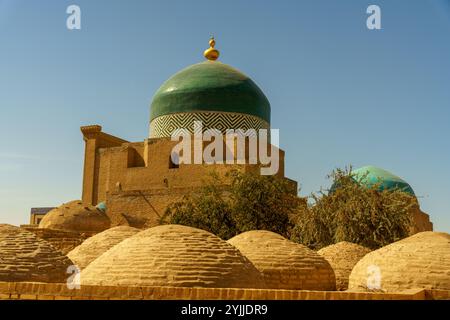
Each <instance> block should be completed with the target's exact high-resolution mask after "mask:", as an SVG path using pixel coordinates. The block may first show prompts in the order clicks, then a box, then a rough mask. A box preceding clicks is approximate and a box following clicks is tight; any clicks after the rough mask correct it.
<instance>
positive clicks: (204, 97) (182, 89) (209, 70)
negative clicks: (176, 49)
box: [150, 61, 270, 124]
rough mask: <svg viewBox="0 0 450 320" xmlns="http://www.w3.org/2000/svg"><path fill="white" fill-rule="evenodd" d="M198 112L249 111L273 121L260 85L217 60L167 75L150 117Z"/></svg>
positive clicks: (244, 112)
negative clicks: (168, 77) (169, 76)
mask: <svg viewBox="0 0 450 320" xmlns="http://www.w3.org/2000/svg"><path fill="white" fill-rule="evenodd" d="M195 112H227V113H239V114H246V115H251V116H255V117H258V118H260V119H262V120H264V121H265V122H267V123H269V124H270V103H269V101H268V100H267V98H266V96H265V95H264V93H263V92H262V91H261V89H260V88H259V87H258V86H257V85H256V84H255V83H254V82H253V81H252V80H251V79H250V78H249V77H247V76H246V75H244V74H243V73H242V72H240V71H239V70H237V69H235V68H233V67H231V66H229V65H226V64H224V63H221V62H218V61H205V62H201V63H197V64H194V65H192V66H190V67H187V68H186V69H184V70H181V71H180V72H178V73H176V74H175V75H174V76H172V77H171V78H170V79H168V80H167V81H166V82H165V83H164V84H163V85H162V86H161V88H159V90H158V91H157V92H156V94H155V96H154V97H153V101H152V104H151V115H150V121H152V120H154V119H155V118H158V117H160V116H164V115H170V114H175V113H195Z"/></svg>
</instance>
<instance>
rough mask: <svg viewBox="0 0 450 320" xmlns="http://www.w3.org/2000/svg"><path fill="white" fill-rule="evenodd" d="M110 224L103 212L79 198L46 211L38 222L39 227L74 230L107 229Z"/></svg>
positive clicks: (97, 230)
mask: <svg viewBox="0 0 450 320" xmlns="http://www.w3.org/2000/svg"><path fill="white" fill-rule="evenodd" d="M110 224H111V223H110V220H109V218H108V217H107V216H106V214H105V213H104V212H102V211H101V210H99V209H97V208H95V207H94V206H89V205H85V204H83V203H82V202H81V201H80V200H75V201H71V202H68V203H65V204H63V205H61V206H59V207H58V208H55V209H53V210H51V211H50V212H49V213H47V214H46V215H45V216H44V218H42V220H41V222H40V223H39V228H44V229H53V230H63V231H75V232H101V231H103V230H106V229H108V228H109V227H110Z"/></svg>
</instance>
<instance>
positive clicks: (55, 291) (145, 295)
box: [0, 282, 450, 300]
mask: <svg viewBox="0 0 450 320" xmlns="http://www.w3.org/2000/svg"><path fill="white" fill-rule="evenodd" d="M2 299H3V300H5V299H21V300H98V299H101V300H117V299H120V300H427V299H428V300H430V299H450V291H446V290H410V291H408V292H403V293H368V292H345V291H298V290H268V289H231V288H176V287H105V286H83V287H81V289H79V290H76V289H75V290H69V289H68V288H67V286H66V285H65V284H49V283H27V282H17V283H16V282H0V300H2Z"/></svg>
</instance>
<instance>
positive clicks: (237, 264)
mask: <svg viewBox="0 0 450 320" xmlns="http://www.w3.org/2000/svg"><path fill="white" fill-rule="evenodd" d="M81 283H82V284H85V285H128V286H173V287H215V288H261V287H264V282H263V280H262V277H261V274H260V273H259V272H258V270H256V268H255V267H254V266H253V265H252V264H251V262H249V261H248V259H246V258H245V257H243V256H242V255H241V253H240V252H239V251H238V250H237V249H236V248H234V247H233V246H231V245H229V244H228V243H226V242H225V241H223V240H221V239H220V238H219V237H217V236H215V235H213V234H211V233H209V232H207V231H204V230H200V229H195V228H191V227H186V226H180V225H163V226H158V227H154V228H150V229H147V230H144V231H141V232H139V233H137V234H136V235H134V236H132V237H130V238H128V239H126V240H124V241H122V242H121V243H119V244H118V245H116V246H114V247H113V248H111V249H110V250H108V251H107V252H105V253H104V254H102V255H101V256H100V257H98V258H97V259H96V260H94V261H93V262H91V263H90V264H89V265H88V266H87V267H86V269H84V270H83V271H82V272H81Z"/></svg>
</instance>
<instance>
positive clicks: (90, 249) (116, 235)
mask: <svg viewBox="0 0 450 320" xmlns="http://www.w3.org/2000/svg"><path fill="white" fill-rule="evenodd" d="M139 231H140V230H139V229H137V228H132V227H128V226H119V227H115V228H111V229H108V230H105V231H103V232H100V233H97V234H96V235H95V236H92V237H90V238H88V239H87V240H86V241H84V242H83V243H82V244H80V245H79V246H78V247H76V248H75V249H73V250H72V251H70V252H69V253H68V254H67V256H68V257H69V258H70V260H72V261H73V263H74V264H76V265H77V266H78V267H79V268H80V269H81V270H83V269H84V268H86V267H87V265H88V264H89V263H91V262H92V261H94V260H95V259H97V258H98V257H99V256H101V255H102V254H103V253H104V252H106V251H108V250H109V249H111V248H112V247H114V246H115V245H116V244H118V243H120V242H122V241H123V240H125V239H127V238H129V237H131V236H133V235H135V234H136V233H138V232H139Z"/></svg>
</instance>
